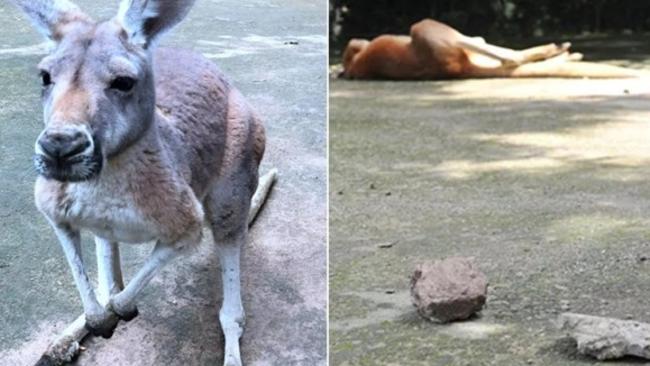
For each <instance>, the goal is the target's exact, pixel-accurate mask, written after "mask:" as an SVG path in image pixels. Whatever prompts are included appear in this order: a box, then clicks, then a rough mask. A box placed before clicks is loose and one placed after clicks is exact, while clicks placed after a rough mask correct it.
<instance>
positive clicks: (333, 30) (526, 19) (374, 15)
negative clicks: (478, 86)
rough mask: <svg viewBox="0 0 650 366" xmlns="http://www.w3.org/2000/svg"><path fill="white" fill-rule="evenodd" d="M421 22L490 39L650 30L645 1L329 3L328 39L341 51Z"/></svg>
mask: <svg viewBox="0 0 650 366" xmlns="http://www.w3.org/2000/svg"><path fill="white" fill-rule="evenodd" d="M423 18H433V19H436V20H440V21H442V22H445V23H447V24H449V25H451V26H452V27H454V28H456V29H458V30H460V31H461V32H463V33H465V34H469V35H481V36H487V37H492V38H495V37H496V38H523V37H533V36H537V37H542V36H549V35H558V34H585V33H589V34H593V33H621V32H642V31H647V30H650V1H647V0H410V1H398V0H331V1H330V22H331V24H330V37H331V41H332V45H333V46H334V47H333V48H334V49H340V48H341V47H342V46H343V45H345V43H346V42H347V40H348V39H350V38H352V37H364V38H372V37H374V36H376V35H378V34H382V33H393V34H407V33H408V30H409V27H410V25H411V24H413V23H414V22H417V21H418V20H421V19H423Z"/></svg>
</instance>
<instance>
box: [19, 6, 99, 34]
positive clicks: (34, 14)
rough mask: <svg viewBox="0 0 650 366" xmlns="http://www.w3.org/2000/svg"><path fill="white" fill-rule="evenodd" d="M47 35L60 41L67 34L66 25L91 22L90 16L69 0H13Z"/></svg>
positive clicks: (37, 27)
mask: <svg viewBox="0 0 650 366" xmlns="http://www.w3.org/2000/svg"><path fill="white" fill-rule="evenodd" d="M12 3H14V4H15V5H16V6H18V7H19V8H20V9H21V10H22V11H23V12H24V13H25V14H27V16H28V17H29V18H30V20H31V21H32V24H34V26H35V27H36V29H37V30H38V31H39V32H40V33H41V34H43V35H44V36H45V37H47V38H49V39H50V40H52V41H55V42H58V41H60V40H61V38H62V37H63V36H64V34H65V28H66V25H68V24H70V23H73V22H77V21H84V22H91V21H92V20H91V19H90V17H89V16H87V15H86V14H84V12H82V11H81V10H80V9H79V7H77V6H76V5H75V4H73V3H72V2H70V1H68V0H12Z"/></svg>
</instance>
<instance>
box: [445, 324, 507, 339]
mask: <svg viewBox="0 0 650 366" xmlns="http://www.w3.org/2000/svg"><path fill="white" fill-rule="evenodd" d="M509 328H510V327H509V326H506V325H501V324H494V323H486V322H482V321H471V322H470V321H465V322H458V323H453V324H450V325H447V326H445V327H444V328H442V329H441V330H440V333H442V334H445V335H448V336H450V337H454V338H461V339H485V338H488V337H490V336H493V335H499V334H503V333H505V332H506V331H508V329H509Z"/></svg>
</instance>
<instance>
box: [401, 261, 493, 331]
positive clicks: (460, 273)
mask: <svg viewBox="0 0 650 366" xmlns="http://www.w3.org/2000/svg"><path fill="white" fill-rule="evenodd" d="M487 286H488V282H487V278H486V277H485V275H484V274H483V273H482V272H481V271H479V270H478V268H476V265H475V263H474V259H473V258H463V257H452V258H447V259H444V260H438V261H433V262H426V263H422V264H420V265H418V266H417V268H416V269H415V272H414V273H413V276H412V277H411V299H412V300H413V304H414V305H415V307H416V308H417V310H418V313H420V315H422V316H423V317H425V318H427V319H429V320H432V321H436V322H441V323H447V322H451V321H454V320H462V319H467V318H469V317H470V316H472V315H473V314H474V313H476V312H477V311H480V310H481V308H482V307H483V305H484V304H485V299H486V296H487Z"/></svg>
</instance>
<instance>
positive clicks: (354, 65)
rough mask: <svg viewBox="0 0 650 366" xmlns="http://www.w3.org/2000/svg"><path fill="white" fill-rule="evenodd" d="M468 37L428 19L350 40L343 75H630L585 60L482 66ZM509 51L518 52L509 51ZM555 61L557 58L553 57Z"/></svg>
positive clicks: (386, 77) (383, 76)
mask: <svg viewBox="0 0 650 366" xmlns="http://www.w3.org/2000/svg"><path fill="white" fill-rule="evenodd" d="M468 38H470V37H467V36H465V35H463V34H461V33H460V32H458V31H456V30H455V29H453V28H451V27H449V26H448V25H446V24H443V23H440V22H437V21H435V20H431V19H425V20H422V21H420V22H418V23H415V24H414V25H413V26H412V27H411V31H410V35H409V36H396V35H381V36H378V37H377V38H375V39H373V40H372V41H370V42H368V41H366V40H360V39H353V40H351V41H350V42H349V44H348V46H347V47H346V50H345V52H344V53H343V67H344V71H343V73H342V75H343V76H344V77H347V78H352V79H431V80H435V79H449V78H476V77H603V78H610V77H635V76H638V74H637V73H636V72H635V71H633V70H628V69H624V68H620V67H615V66H610V65H601V64H595V63H588V62H575V61H563V62H544V61H540V62H531V63H527V64H523V65H515V64H512V65H507V64H498V65H496V66H486V65H485V64H480V63H477V62H476V61H475V59H474V58H473V56H474V55H475V53H474V52H473V51H470V50H468V49H466V48H464V47H463V46H461V43H462V42H463V41H467V39H468ZM512 51H513V52H519V51H514V50H512ZM556 61H557V60H556Z"/></svg>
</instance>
